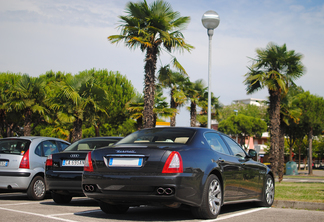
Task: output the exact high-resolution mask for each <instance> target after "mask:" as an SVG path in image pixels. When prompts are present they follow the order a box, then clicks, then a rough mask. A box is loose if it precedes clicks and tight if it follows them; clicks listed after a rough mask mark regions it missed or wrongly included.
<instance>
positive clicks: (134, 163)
mask: <svg viewBox="0 0 324 222" xmlns="http://www.w3.org/2000/svg"><path fill="white" fill-rule="evenodd" d="M142 164H143V158H120V157H118V158H116V157H114V158H113V157H111V158H109V166H110V167H141V166H142Z"/></svg>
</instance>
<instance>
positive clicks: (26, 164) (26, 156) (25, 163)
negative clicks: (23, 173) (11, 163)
mask: <svg viewBox="0 0 324 222" xmlns="http://www.w3.org/2000/svg"><path fill="white" fill-rule="evenodd" d="M19 168H23V169H29V150H27V151H26V152H25V154H24V156H23V158H22V159H21V161H20V165H19Z"/></svg>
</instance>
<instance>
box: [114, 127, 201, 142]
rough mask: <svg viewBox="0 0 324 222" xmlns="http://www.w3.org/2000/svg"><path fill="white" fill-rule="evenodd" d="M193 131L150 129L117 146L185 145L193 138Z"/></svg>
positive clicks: (128, 137)
mask: <svg viewBox="0 0 324 222" xmlns="http://www.w3.org/2000/svg"><path fill="white" fill-rule="evenodd" d="M194 134H195V130H194V129H173V127H169V128H152V129H145V130H139V131H137V132H135V133H132V134H130V135H128V136H127V137H125V138H124V139H122V140H120V141H119V142H118V143H117V144H132V143H174V144H187V143H188V142H189V141H190V140H191V138H192V137H193V136H194Z"/></svg>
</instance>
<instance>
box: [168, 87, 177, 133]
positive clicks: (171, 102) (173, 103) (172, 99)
mask: <svg viewBox="0 0 324 222" xmlns="http://www.w3.org/2000/svg"><path fill="white" fill-rule="evenodd" d="M170 107H171V108H173V109H176V108H177V104H176V102H175V101H174V98H173V92H171V101H170ZM176 115H177V114H176V113H174V115H173V116H171V117H170V126H171V127H175V126H176Z"/></svg>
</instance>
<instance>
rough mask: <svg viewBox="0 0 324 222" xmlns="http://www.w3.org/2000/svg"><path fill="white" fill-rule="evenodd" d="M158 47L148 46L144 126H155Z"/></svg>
mask: <svg viewBox="0 0 324 222" xmlns="http://www.w3.org/2000/svg"><path fill="white" fill-rule="evenodd" d="M156 56H157V48H156V47H155V46H154V47H153V48H147V52H146V58H145V62H146V63H145V80H144V84H145V86H144V111H143V121H144V124H143V125H144V128H152V127H154V122H153V121H154V113H153V107H154V92H155V69H156V59H157V57H156Z"/></svg>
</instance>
